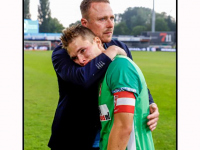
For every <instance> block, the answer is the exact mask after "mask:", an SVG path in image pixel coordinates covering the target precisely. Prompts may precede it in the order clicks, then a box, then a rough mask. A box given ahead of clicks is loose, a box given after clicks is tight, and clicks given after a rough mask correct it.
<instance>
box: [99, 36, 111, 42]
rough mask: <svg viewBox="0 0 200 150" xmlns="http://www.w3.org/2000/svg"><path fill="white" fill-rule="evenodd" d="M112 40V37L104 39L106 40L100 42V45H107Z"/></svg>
mask: <svg viewBox="0 0 200 150" xmlns="http://www.w3.org/2000/svg"><path fill="white" fill-rule="evenodd" d="M111 40H112V37H109V38H108V37H106V38H104V39H103V40H101V41H102V43H109V42H110V41H111Z"/></svg>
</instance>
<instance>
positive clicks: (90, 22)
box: [48, 0, 159, 150]
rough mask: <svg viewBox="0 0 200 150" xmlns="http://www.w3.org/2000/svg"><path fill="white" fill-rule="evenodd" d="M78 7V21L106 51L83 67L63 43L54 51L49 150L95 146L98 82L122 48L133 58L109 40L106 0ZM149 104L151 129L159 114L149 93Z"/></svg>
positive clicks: (110, 15)
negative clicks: (53, 108)
mask: <svg viewBox="0 0 200 150" xmlns="http://www.w3.org/2000/svg"><path fill="white" fill-rule="evenodd" d="M80 8H81V13H82V19H81V24H82V25H83V26H85V27H87V28H89V29H91V30H92V31H93V32H94V33H95V35H97V36H98V37H99V38H100V39H101V41H102V42H103V43H104V48H105V49H106V50H105V51H104V52H103V53H102V54H100V55H98V56H97V57H96V58H94V59H92V60H91V61H90V62H87V64H86V65H85V66H84V67H80V66H79V65H77V64H75V63H74V62H73V61H72V60H71V59H70V56H69V55H68V54H67V52H66V50H65V49H63V48H62V44H60V45H58V47H56V48H55V50H54V51H53V53H52V62H53V66H54V69H55V71H56V75H57V79H58V86H59V101H58V106H57V109H56V112H55V116H54V120H53V124H52V133H51V138H50V140H49V144H48V146H49V147H50V148H51V149H52V150H63V149H77V150H79V149H87V150H90V149H95V148H96V149H98V147H99V136H98V135H99V130H100V128H101V125H100V121H99V110H98V83H99V81H100V80H101V79H102V78H103V77H104V75H105V72H106V70H107V68H108V66H109V64H110V63H111V62H112V60H113V58H114V57H115V56H116V55H117V54H123V52H124V51H125V52H126V53H127V56H128V57H129V58H131V59H132V56H131V53H130V51H129V50H128V47H127V46H126V45H125V44H124V43H122V42H120V41H117V40H112V34H113V29H114V15H113V12H112V9H111V7H110V4H109V1H108V0H83V1H82V3H81V6H80ZM115 45H116V46H115ZM117 46H119V47H120V48H119V47H117ZM121 48H122V49H124V51H122V49H121ZM149 104H150V113H151V114H150V115H149V116H148V119H149V122H148V125H149V128H150V129H151V130H152V131H153V130H154V129H155V128H156V125H157V121H158V116H159V113H158V107H157V106H156V104H155V103H153V99H152V96H151V95H150V92H149Z"/></svg>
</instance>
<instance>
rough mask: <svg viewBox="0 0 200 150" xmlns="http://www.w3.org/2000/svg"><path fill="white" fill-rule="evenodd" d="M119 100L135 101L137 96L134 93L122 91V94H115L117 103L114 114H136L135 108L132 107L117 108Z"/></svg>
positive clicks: (120, 106)
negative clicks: (130, 99)
mask: <svg viewBox="0 0 200 150" xmlns="http://www.w3.org/2000/svg"><path fill="white" fill-rule="evenodd" d="M118 98H132V99H133V100H135V95H134V94H133V93H132V92H127V91H121V92H117V93H114V103H115V107H114V114H115V113H120V112H127V113H133V114H134V110H135V106H132V105H118V106H116V104H117V99H118Z"/></svg>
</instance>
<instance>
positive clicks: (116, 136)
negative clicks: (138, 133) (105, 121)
mask: <svg viewBox="0 0 200 150" xmlns="http://www.w3.org/2000/svg"><path fill="white" fill-rule="evenodd" d="M131 131H132V126H129V125H126V126H123V125H115V124H113V127H112V129H111V132H110V136H109V140H108V147H107V150H125V148H126V146H127V144H128V140H129V137H130V133H131Z"/></svg>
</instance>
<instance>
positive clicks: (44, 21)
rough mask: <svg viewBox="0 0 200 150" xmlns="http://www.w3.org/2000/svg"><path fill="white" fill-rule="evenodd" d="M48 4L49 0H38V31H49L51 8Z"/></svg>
mask: <svg viewBox="0 0 200 150" xmlns="http://www.w3.org/2000/svg"><path fill="white" fill-rule="evenodd" d="M49 5H50V3H49V0H40V5H38V13H39V15H38V20H39V32H46V33H49V32H50V28H51V27H50V24H49V22H50V20H51V10H50V8H49Z"/></svg>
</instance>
